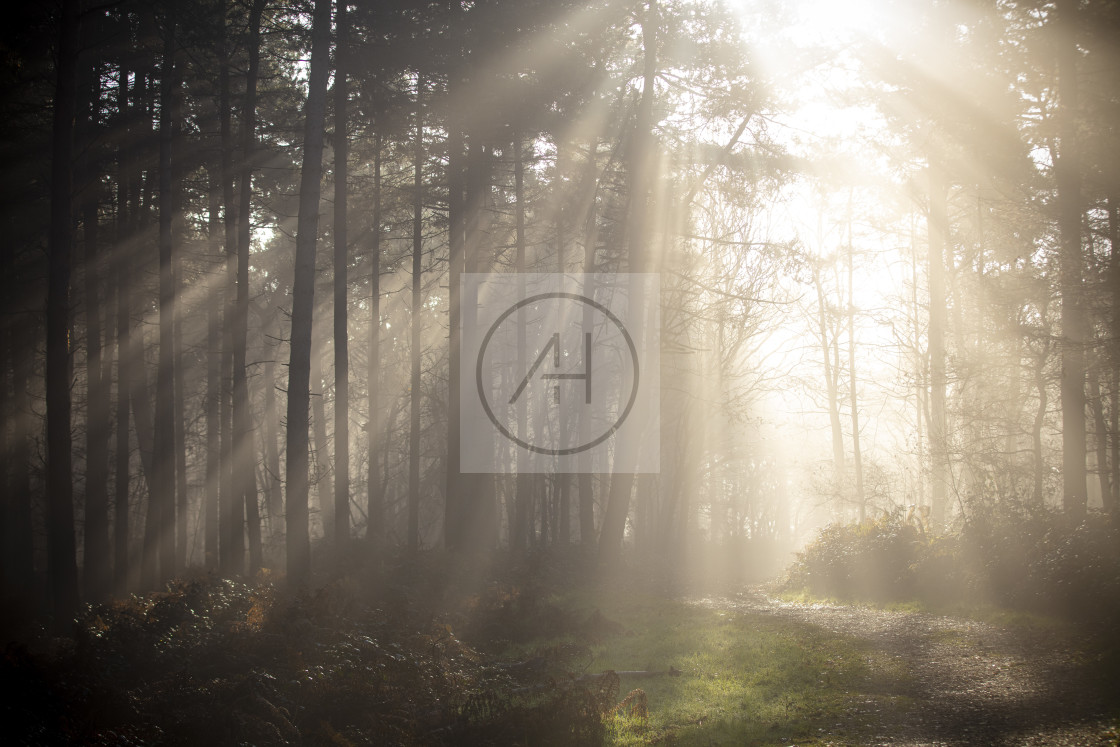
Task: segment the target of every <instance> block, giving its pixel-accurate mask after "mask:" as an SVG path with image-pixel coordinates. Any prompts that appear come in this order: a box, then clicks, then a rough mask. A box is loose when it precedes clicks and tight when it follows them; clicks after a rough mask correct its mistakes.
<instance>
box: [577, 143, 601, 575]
mask: <svg viewBox="0 0 1120 747" xmlns="http://www.w3.org/2000/svg"><path fill="white" fill-rule="evenodd" d="M598 158H599V141H598V139H595V138H593V139H592V140H591V142H590V143H589V144H588V150H587V163H586V165H585V168H584V173H583V177H582V178H581V180H580V181H581V184H582V186H583V189H582V190H581V191H582V192H583V193H584V194H585V195H587V196H585V197H583V198H582V199H583V200H584V205H583V206H581V209H580V212H579V213H578V214H580V215H583V225H584V231H583V274H584V276H585V284H584V288H583V292H584V295H586V296H587V297H588V298H594V297H595V283H594V274H595V272H596V270H598V263H597V262H596V260H595V247H596V244H598V242H599V218H598V215H596V213H595V207H594V205H595V203H594V193H595V188H594V186H593V181H594V179H595V176H596V174H597V173H598V170H599V169H598ZM593 324H594V318H593V316H592V310H591V307H590V306H588V305H586V304H584V308H583V325H582V329H587V330H589V329H591V328H592V326H593ZM577 428H578V433H579V441H580V443H587V442H588V441H589V440H590V423H588V422H587V418H585V417H582V416H581V417H580V421H579V423H578V424H577ZM579 465H580V466H579V477H578V478H577V479H578V486H577V487H578V490H579V543H580V546H581V548H582V550H583V553H584V556H585V557H588V558H590V557H592V556H593V555H594V554H595V552H596V551H597V547H598V541H597V537H596V535H595V483H594V479H593V476H592V474H591V458H590V456H589V455H588V454H587V452H586V451H584V452H582V453H581V454H580V456H579Z"/></svg>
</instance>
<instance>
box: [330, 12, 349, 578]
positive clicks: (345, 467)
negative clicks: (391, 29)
mask: <svg viewBox="0 0 1120 747" xmlns="http://www.w3.org/2000/svg"><path fill="white" fill-rule="evenodd" d="M346 3H347V0H338V6H337V9H336V11H335V28H336V29H337V40H336V42H335V55H334V56H335V73H334V527H335V540H334V541H335V550H336V551H337V553H338V556H339V557H340V558H341V557H342V556H343V555H344V553H345V551H346V546H347V543H348V542H349V540H350V352H349V333H348V332H347V330H346V327H347V324H346V322H347V318H346V282H347V271H346V267H347V262H348V260H349V258H348V256H347V251H346V241H347V233H346V186H347V185H346V179H347V164H346V159H347V158H348V157H349V140H348V138H349V135H348V133H347V132H346V128H347V121H346V113H347V106H348V97H349V92H348V91H347V88H346V70H347V64H348V59H347V55H348V54H349V52H348V50H347V44H348V43H349V27H348V24H349V21H347V19H346Z"/></svg>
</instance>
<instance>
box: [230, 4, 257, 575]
mask: <svg viewBox="0 0 1120 747" xmlns="http://www.w3.org/2000/svg"><path fill="white" fill-rule="evenodd" d="M263 12H264V0H253V5H252V6H251V8H250V10H249V67H248V70H247V71H246V73H245V105H244V108H243V109H242V113H241V174H240V182H241V194H240V202H239V204H238V207H237V295H236V298H235V300H234V313H233V442H234V449H233V452H234V455H233V464H234V479H235V481H236V484H235V485H234V489H233V495H234V501H235V502H236V503H237V504H239V506H238V508H236V509H235V517H234V520H235V522H237V520H238V519H239V518H240V517H239V516H237V515H236V514H239V513H241V512H242V511H243V512H244V516H245V520H246V521H247V522H248V530H249V531H248V535H249V570H250V572H255V571H257V570H258V569H260V567H261V524H260V516H259V514H258V504H257V487H256V457H255V454H256V449H255V447H254V444H253V416H252V414H251V413H250V411H249V382H248V380H247V378H246V371H245V366H246V360H245V359H246V353H245V347H246V345H247V337H248V334H249V249H250V245H251V243H252V238H253V237H252V216H253V210H252V204H253V161H254V158H255V156H256V132H255V130H256V119H257V71H258V70H259V69H260V57H261V31H260V28H261V14H262V13H263Z"/></svg>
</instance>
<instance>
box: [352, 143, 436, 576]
mask: <svg viewBox="0 0 1120 747" xmlns="http://www.w3.org/2000/svg"><path fill="white" fill-rule="evenodd" d="M452 224H453V225H454V221H452ZM452 236H454V231H452ZM453 272H454V271H453ZM369 286H370V324H369V370H368V380H369V381H368V384H367V386H368V388H369V392H368V393H367V396H368V398H369V402H368V407H369V420H368V423H369V442H368V443H369V445H368V449H369V455H368V456H369V478H368V483H367V485H366V493H367V495H366V501H367V505H366V541H367V542H368V543H369V545H370V550H371V551H372V553H373V554H374V556H375V557H376V556H377V555H379V554H380V553H381V551H382V549H383V547H384V543H385V494H384V491H383V490H382V487H381V478H380V477H379V474H378V473H379V472H380V469H379V468H378V460H379V459H380V451H381V449H380V441H381V433H380V430H379V428H380V418H379V417H378V414H379V409H378V407H379V393H380V386H381V130H380V128H378V129H377V131H376V133H375V134H374V153H373V236H372V237H371V244H370V271H369ZM451 288H452V292H453V293H454V289H455V283H454V280H452V285H451ZM454 308H455V306H454V304H452V309H454ZM455 340H456V335H455V333H454V327H453V328H452V344H454V343H455ZM453 381H454V380H453ZM453 386H454V384H453ZM457 453H458V452H456V454H457ZM449 489H450V488H449Z"/></svg>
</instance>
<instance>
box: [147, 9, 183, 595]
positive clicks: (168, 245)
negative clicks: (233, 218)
mask: <svg viewBox="0 0 1120 747" xmlns="http://www.w3.org/2000/svg"><path fill="white" fill-rule="evenodd" d="M166 23H167V28H166V29H165V30H164V46H163V60H162V63H161V69H160V107H159V111H160V115H159V367H158V369H157V373H156V411H155V462H154V467H155V475H154V486H153V487H154V489H153V490H152V497H151V502H150V503H149V506H148V527H147V528H146V529H145V534H144V558H143V566H142V568H143V571H142V572H143V574H144V585H145V587H146V588H155V587H156V586H157V585H158V583H159V582H160V581H163V580H167V579H169V578H172V577H173V576H174V575H175V438H174V430H173V429H174V421H175V403H174V383H175V355H174V353H175V343H174V330H175V327H174V318H175V317H174V314H175V278H174V274H173V272H172V235H171V222H172V216H173V213H174V207H175V204H174V203H175V196H174V194H173V190H174V186H173V182H174V180H173V178H172V176H173V175H172V168H173V154H172V147H173V145H174V140H173V137H172V118H171V114H172V110H173V108H174V104H173V100H174V98H175V97H176V96H177V92H176V91H175V72H174V66H175V19H174V17H173V16H170V17H168V18H167V19H166Z"/></svg>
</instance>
